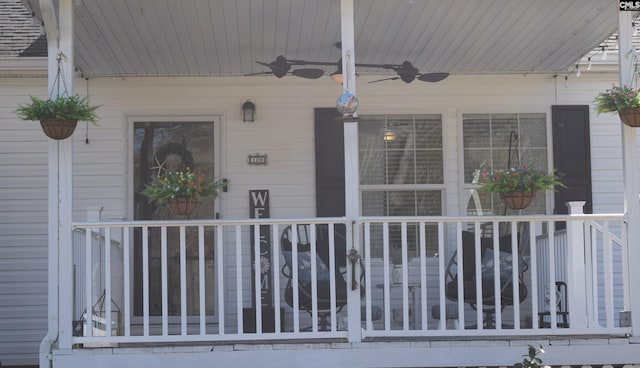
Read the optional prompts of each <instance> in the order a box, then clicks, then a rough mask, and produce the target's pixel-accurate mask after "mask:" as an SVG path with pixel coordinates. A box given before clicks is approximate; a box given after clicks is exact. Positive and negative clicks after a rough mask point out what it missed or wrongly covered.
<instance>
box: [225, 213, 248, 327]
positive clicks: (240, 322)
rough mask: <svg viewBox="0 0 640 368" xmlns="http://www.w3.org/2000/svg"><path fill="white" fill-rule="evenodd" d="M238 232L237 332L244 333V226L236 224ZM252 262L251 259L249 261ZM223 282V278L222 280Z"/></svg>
mask: <svg viewBox="0 0 640 368" xmlns="http://www.w3.org/2000/svg"><path fill="white" fill-rule="evenodd" d="M235 234H236V242H235V248H236V264H235V267H236V316H237V323H236V325H237V326H238V331H237V333H239V334H243V333H244V324H243V320H242V319H243V318H242V313H243V312H242V290H243V289H242V227H241V226H240V225H236V227H235ZM249 259H251V252H249ZM249 262H251V261H249ZM220 282H222V280H220Z"/></svg>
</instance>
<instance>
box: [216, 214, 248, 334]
mask: <svg viewBox="0 0 640 368" xmlns="http://www.w3.org/2000/svg"><path fill="white" fill-rule="evenodd" d="M214 228H215V232H216V251H215V253H214V258H215V260H216V268H215V271H216V276H215V277H216V279H215V280H216V282H215V283H214V284H213V285H214V287H215V289H216V291H217V292H218V298H217V299H218V309H217V310H216V314H217V315H218V333H219V334H220V335H224V334H225V333H226V331H225V329H224V326H225V318H224V313H225V307H224V303H225V299H224V289H225V286H226V282H225V278H224V268H223V266H224V256H225V254H224V252H223V239H224V238H223V235H224V233H223V232H224V229H225V228H224V227H223V226H222V225H216V226H215V227H214ZM236 229H237V228H236ZM236 241H237V239H236ZM236 266H237V265H236ZM237 292H240V290H238V291H237ZM241 306H242V305H241Z"/></svg>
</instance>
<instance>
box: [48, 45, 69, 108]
mask: <svg viewBox="0 0 640 368" xmlns="http://www.w3.org/2000/svg"><path fill="white" fill-rule="evenodd" d="M63 57H65V56H64V54H63V53H62V51H59V50H58V54H57V55H56V60H57V62H58V70H57V71H56V78H55V79H54V81H53V85H52V86H51V91H49V99H50V100H51V99H52V98H53V91H54V90H55V89H56V88H57V92H58V93H57V96H60V95H61V94H60V93H61V92H60V87H61V86H60V85H61V84H62V87H64V89H63V90H62V95H63V96H67V97H70V96H69V91H68V89H67V82H66V81H65V78H64V70H62V58H63Z"/></svg>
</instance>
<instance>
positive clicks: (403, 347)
mask: <svg viewBox="0 0 640 368" xmlns="http://www.w3.org/2000/svg"><path fill="white" fill-rule="evenodd" d="M528 345H534V346H538V345H542V346H543V348H544V350H545V354H544V355H542V356H541V358H542V359H543V362H544V364H545V365H551V366H567V365H572V366H582V365H604V364H610V365H614V366H623V365H633V364H638V362H640V345H637V344H634V343H632V342H631V341H630V340H629V338H626V337H619V338H616V337H613V338H612V337H604V336H603V337H590V338H588V339H585V338H584V337H579V336H575V337H574V336H567V337H560V338H555V337H552V338H545V339H535V340H529V339H526V338H514V339H502V340H478V339H477V338H476V339H472V338H466V339H459V338H456V339H454V338H451V339H446V338H445V339H438V340H431V341H425V340H424V338H423V339H406V338H403V339H390V338H385V339H380V338H376V339H373V340H372V339H370V340H367V341H363V342H357V343H350V342H344V341H335V340H334V341H317V340H315V341H313V342H311V341H300V340H296V341H292V342H289V341H281V342H278V343H263V342H255V343H251V342H242V343H229V344H211V343H208V344H170V345H169V344H167V345H161V344H153V346H151V345H148V344H135V345H132V344H129V345H127V346H126V347H101V348H80V349H73V350H57V351H55V352H54V356H53V359H54V367H56V368H58V367H61V368H67V367H87V366H89V365H90V366H91V367H92V368H107V367H112V366H114V365H116V364H120V365H122V366H139V367H147V366H148V367H154V368H164V367H176V366H186V365H185V363H187V364H189V365H188V366H190V367H200V366H201V367H206V366H209V367H210V366H212V365H215V366H220V367H231V366H233V367H261V368H271V367H273V368H276V367H277V368H281V367H305V368H315V367H317V368H325V367H477V366H482V367H505V366H507V367H510V366H513V364H514V363H516V362H520V361H521V360H522V355H523V354H525V353H526V352H527V346H528ZM98 357H99V359H97V358H98ZM214 362H215V363H214Z"/></svg>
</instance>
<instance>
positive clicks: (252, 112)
mask: <svg viewBox="0 0 640 368" xmlns="http://www.w3.org/2000/svg"><path fill="white" fill-rule="evenodd" d="M255 119H256V105H255V104H254V103H253V102H251V101H250V100H247V101H246V102H245V103H243V104H242V121H243V122H245V123H250V122H254V121H255Z"/></svg>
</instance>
